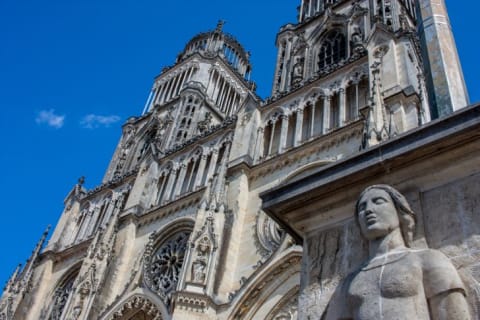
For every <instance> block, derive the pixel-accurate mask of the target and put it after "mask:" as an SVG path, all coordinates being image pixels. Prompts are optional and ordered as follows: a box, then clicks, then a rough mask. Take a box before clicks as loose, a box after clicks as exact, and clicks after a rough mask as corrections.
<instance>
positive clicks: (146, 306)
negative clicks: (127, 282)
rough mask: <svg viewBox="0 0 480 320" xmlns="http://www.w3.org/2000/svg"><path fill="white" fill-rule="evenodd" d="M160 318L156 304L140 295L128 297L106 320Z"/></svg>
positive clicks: (147, 319) (156, 319)
mask: <svg viewBox="0 0 480 320" xmlns="http://www.w3.org/2000/svg"><path fill="white" fill-rule="evenodd" d="M120 319H129V320H162V319H163V317H162V314H161V312H160V310H159V309H158V308H157V306H156V305H155V304H154V303H153V302H151V301H150V300H148V299H147V298H145V297H142V296H134V297H132V298H130V299H129V300H128V301H127V302H126V303H125V304H124V305H123V306H122V308H121V309H120V310H118V311H116V312H115V313H114V314H113V315H112V316H111V317H109V318H108V320H120Z"/></svg>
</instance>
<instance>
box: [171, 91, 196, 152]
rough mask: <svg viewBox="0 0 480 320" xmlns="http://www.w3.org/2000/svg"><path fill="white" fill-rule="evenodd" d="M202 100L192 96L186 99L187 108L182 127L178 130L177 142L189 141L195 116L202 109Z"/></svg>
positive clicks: (181, 122) (181, 123)
mask: <svg viewBox="0 0 480 320" xmlns="http://www.w3.org/2000/svg"><path fill="white" fill-rule="evenodd" d="M200 104H201V100H200V99H199V98H198V97H195V96H193V95H190V96H188V97H187V98H186V101H185V107H184V109H183V113H182V115H181V120H180V125H179V127H178V130H177V136H176V142H177V143H179V142H182V141H183V140H185V139H187V138H188V137H189V136H190V135H191V132H192V131H193V130H192V129H193V128H192V127H193V124H194V121H195V115H196V112H197V111H198V109H199V108H200Z"/></svg>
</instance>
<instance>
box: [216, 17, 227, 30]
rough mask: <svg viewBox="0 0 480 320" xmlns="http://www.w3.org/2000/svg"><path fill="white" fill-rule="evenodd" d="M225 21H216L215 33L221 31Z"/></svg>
mask: <svg viewBox="0 0 480 320" xmlns="http://www.w3.org/2000/svg"><path fill="white" fill-rule="evenodd" d="M225 22H226V21H225V20H218V23H217V28H216V29H215V30H216V31H222V29H223V26H224V25H225Z"/></svg>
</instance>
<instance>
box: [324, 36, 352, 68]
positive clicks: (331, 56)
mask: <svg viewBox="0 0 480 320" xmlns="http://www.w3.org/2000/svg"><path fill="white" fill-rule="evenodd" d="M345 57H346V45H345V36H344V35H343V34H342V33H341V32H339V31H331V32H330V33H329V34H327V36H326V37H325V38H324V40H323V42H322V45H321V46H320V50H319V54H318V69H319V70H321V69H323V68H325V67H327V66H329V65H332V64H335V63H338V62H340V61H341V60H343V59H345Z"/></svg>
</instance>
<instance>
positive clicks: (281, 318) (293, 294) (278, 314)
mask: <svg viewBox="0 0 480 320" xmlns="http://www.w3.org/2000/svg"><path fill="white" fill-rule="evenodd" d="M299 291H300V286H295V288H293V289H292V290H290V292H289V293H287V294H286V295H285V297H283V299H281V300H280V302H279V303H277V304H276V305H275V307H273V309H272V311H270V314H269V315H268V316H267V317H266V318H265V320H297V318H298V294H299Z"/></svg>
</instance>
